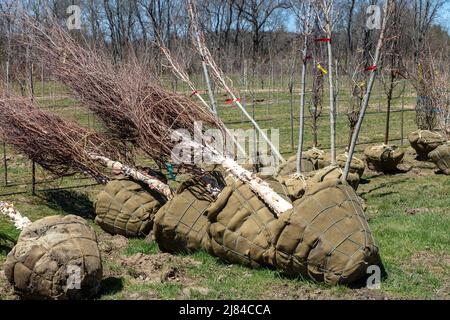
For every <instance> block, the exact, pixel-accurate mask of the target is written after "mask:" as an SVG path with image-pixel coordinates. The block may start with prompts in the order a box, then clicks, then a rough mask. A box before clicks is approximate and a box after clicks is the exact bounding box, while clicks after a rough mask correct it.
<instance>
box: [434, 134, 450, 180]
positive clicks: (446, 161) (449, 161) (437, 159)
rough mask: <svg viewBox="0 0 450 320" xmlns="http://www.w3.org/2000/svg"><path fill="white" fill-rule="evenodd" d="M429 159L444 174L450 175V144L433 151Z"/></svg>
mask: <svg viewBox="0 0 450 320" xmlns="http://www.w3.org/2000/svg"><path fill="white" fill-rule="evenodd" d="M429 157H430V159H431V160H432V161H433V162H434V163H435V164H436V166H437V167H438V168H439V169H440V170H441V171H442V172H443V173H444V174H446V175H450V142H447V143H446V144H443V145H440V146H439V147H437V148H436V149H434V150H433V151H431V152H430V154H429Z"/></svg>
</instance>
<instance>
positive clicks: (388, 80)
mask: <svg viewBox="0 0 450 320" xmlns="http://www.w3.org/2000/svg"><path fill="white" fill-rule="evenodd" d="M404 12H405V1H404V0H396V1H394V2H393V11H392V20H391V21H392V22H391V23H390V25H389V27H388V28H387V30H386V38H387V42H388V43H387V44H386V46H385V54H384V57H383V58H382V63H381V64H382V71H381V81H382V83H383V87H384V93H385V95H386V129H385V134H384V144H385V145H388V144H389V127H390V116H391V107H392V101H393V99H395V98H398V97H400V96H402V95H403V93H404V91H405V82H403V83H402V81H401V80H402V79H404V70H403V69H404V67H403V58H402V56H403V55H404V50H402V48H401V46H400V37H401V36H402V35H404V28H402V27H401V26H402V25H404V24H403V22H404V20H403V17H404ZM401 83H402V84H403V87H402V89H401V90H400V91H399V92H397V93H395V89H396V88H397V87H398V86H399V84H401Z"/></svg>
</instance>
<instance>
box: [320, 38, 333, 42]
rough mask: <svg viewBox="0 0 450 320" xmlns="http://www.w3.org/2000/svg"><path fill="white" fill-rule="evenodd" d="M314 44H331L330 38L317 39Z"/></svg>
mask: <svg viewBox="0 0 450 320" xmlns="http://www.w3.org/2000/svg"><path fill="white" fill-rule="evenodd" d="M316 42H331V38H318V39H316Z"/></svg>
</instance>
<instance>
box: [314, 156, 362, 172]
mask: <svg viewBox="0 0 450 320" xmlns="http://www.w3.org/2000/svg"><path fill="white" fill-rule="evenodd" d="M347 159H348V154H346V153H342V154H338V155H337V156H336V164H337V165H338V166H339V167H340V168H342V169H343V168H344V167H345V163H346V162H347ZM319 163H320V165H319V167H318V168H319V169H323V168H326V167H328V166H330V165H331V155H330V154H329V153H327V154H324V155H322V156H321V158H320V159H319ZM365 169H366V164H365V163H364V161H362V160H361V159H358V158H357V157H355V156H354V157H353V158H352V162H351V163H350V170H349V172H350V173H355V174H357V175H358V176H359V177H360V178H361V177H362V175H363V174H364V170H365Z"/></svg>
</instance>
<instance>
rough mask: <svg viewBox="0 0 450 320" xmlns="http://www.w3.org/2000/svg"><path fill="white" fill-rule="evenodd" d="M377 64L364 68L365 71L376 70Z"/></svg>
mask: <svg viewBox="0 0 450 320" xmlns="http://www.w3.org/2000/svg"><path fill="white" fill-rule="evenodd" d="M377 68H378V67H377V66H370V67H367V68H366V71H375V70H377Z"/></svg>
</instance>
